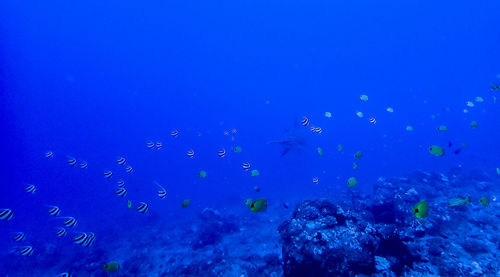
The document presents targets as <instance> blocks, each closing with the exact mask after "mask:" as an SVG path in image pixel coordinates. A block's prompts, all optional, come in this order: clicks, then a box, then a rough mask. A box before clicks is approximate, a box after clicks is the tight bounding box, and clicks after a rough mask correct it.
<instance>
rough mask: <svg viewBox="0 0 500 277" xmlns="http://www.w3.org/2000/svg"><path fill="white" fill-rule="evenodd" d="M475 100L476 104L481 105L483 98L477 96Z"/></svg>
mask: <svg viewBox="0 0 500 277" xmlns="http://www.w3.org/2000/svg"><path fill="white" fill-rule="evenodd" d="M475 100H476V102H477V103H482V102H484V99H483V97H481V96H477V97H476V99H475Z"/></svg>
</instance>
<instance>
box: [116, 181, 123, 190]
mask: <svg viewBox="0 0 500 277" xmlns="http://www.w3.org/2000/svg"><path fill="white" fill-rule="evenodd" d="M116 184H117V185H118V186H119V187H120V188H123V187H124V186H125V181H123V180H118V181H116Z"/></svg>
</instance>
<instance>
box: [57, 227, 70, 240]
mask: <svg viewBox="0 0 500 277" xmlns="http://www.w3.org/2000/svg"><path fill="white" fill-rule="evenodd" d="M67 233H68V231H67V230H66V229H64V228H59V229H57V231H56V235H57V236H58V237H60V238H63V237H65V236H66V234H67Z"/></svg>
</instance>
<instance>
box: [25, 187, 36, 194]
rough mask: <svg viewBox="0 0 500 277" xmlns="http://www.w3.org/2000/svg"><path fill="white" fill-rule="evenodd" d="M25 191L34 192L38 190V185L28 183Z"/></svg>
mask: <svg viewBox="0 0 500 277" xmlns="http://www.w3.org/2000/svg"><path fill="white" fill-rule="evenodd" d="M24 191H25V192H27V193H31V194H34V193H35V191H36V187H35V185H28V186H26V187H25V188H24Z"/></svg>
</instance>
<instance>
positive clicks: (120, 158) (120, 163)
mask: <svg viewBox="0 0 500 277" xmlns="http://www.w3.org/2000/svg"><path fill="white" fill-rule="evenodd" d="M116 162H117V163H118V164H119V165H124V164H125V162H126V160H125V158H124V157H118V158H117V159H116Z"/></svg>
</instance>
